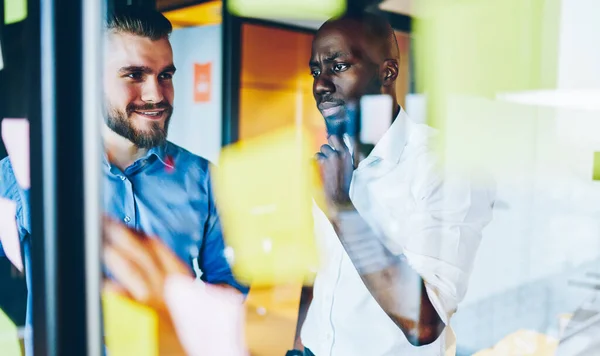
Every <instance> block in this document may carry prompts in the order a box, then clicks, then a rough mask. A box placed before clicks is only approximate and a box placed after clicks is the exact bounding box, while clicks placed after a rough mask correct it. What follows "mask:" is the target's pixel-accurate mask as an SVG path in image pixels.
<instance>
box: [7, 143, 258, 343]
mask: <svg viewBox="0 0 600 356" xmlns="http://www.w3.org/2000/svg"><path fill="white" fill-rule="evenodd" d="M103 168H104V192H103V195H104V211H105V214H107V215H108V216H110V217H112V218H114V219H118V220H120V221H122V222H123V223H124V224H127V225H128V226H130V227H132V228H135V229H137V230H140V231H143V232H144V233H146V234H147V235H150V236H155V237H157V238H160V239H161V240H162V241H163V242H164V243H165V244H166V245H168V246H169V247H170V248H171V249H172V250H173V251H174V252H175V253H176V254H177V255H178V256H179V258H181V259H182V260H183V261H187V262H188V263H189V264H190V267H191V268H193V269H194V270H196V271H197V270H198V269H199V270H200V271H201V276H200V278H201V279H202V280H203V281H205V282H208V283H214V284H217V283H226V284H229V285H231V286H233V287H235V288H237V289H238V290H240V291H241V292H243V293H247V292H248V288H247V287H245V286H243V285H241V284H239V283H238V282H237V281H236V280H235V279H234V277H233V275H232V273H231V269H230V266H229V264H228V263H227V260H226V259H225V255H224V248H225V245H224V241H223V235H222V230H221V224H220V221H219V216H218V214H217V209H216V207H215V201H214V197H213V195H212V189H211V182H210V174H209V173H210V172H209V163H208V161H207V160H205V159H204V158H202V157H199V156H196V155H194V154H192V153H190V152H188V151H186V150H185V149H183V148H181V147H178V146H176V145H175V144H173V143H170V142H167V143H166V144H165V145H164V146H160V147H155V148H152V149H151V150H149V152H148V153H147V155H146V156H145V157H142V158H140V159H138V160H137V161H136V162H134V163H133V164H132V165H131V166H129V167H127V169H125V171H124V172H122V171H121V170H120V169H119V168H117V167H115V166H113V165H111V164H110V163H109V162H108V160H107V159H106V157H105V158H104V161H103ZM0 174H1V176H0V196H2V197H4V198H8V199H11V200H14V201H16V202H17V216H16V218H17V224H18V229H19V236H20V237H21V242H22V246H23V259H24V265H25V270H26V281H27V286H28V288H29V289H30V283H31V281H30V276H29V273H27V271H28V270H29V269H30V263H31V262H30V252H29V250H30V247H29V246H30V243H31V239H32V238H33V240H35V237H31V235H30V231H31V228H30V226H31V225H30V224H31V222H30V217H29V206H28V202H29V191H28V190H23V189H21V188H20V187H19V185H18V184H17V182H16V179H15V176H14V173H13V170H12V166H11V164H10V161H9V159H8V157H7V158H5V159H3V160H2V161H0ZM0 254H1V255H4V251H2V249H1V246H0ZM196 263H197V264H196ZM2 293H7V291H3V292H2ZM30 311H31V298H30V297H28V303H27V326H30V325H31V321H32V319H31V312H30ZM28 354H29V352H28Z"/></svg>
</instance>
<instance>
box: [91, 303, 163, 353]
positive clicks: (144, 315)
mask: <svg viewBox="0 0 600 356" xmlns="http://www.w3.org/2000/svg"><path fill="white" fill-rule="evenodd" d="M102 304H103V312H104V333H105V339H106V347H107V349H108V354H109V355H110V356H131V355H136V356H158V317H157V315H156V313H155V312H154V311H153V310H152V309H150V308H148V307H145V306H143V305H140V304H138V303H136V302H134V301H132V300H129V299H127V298H125V297H123V296H121V295H119V294H117V293H115V292H112V291H106V292H104V293H103V295H102Z"/></svg>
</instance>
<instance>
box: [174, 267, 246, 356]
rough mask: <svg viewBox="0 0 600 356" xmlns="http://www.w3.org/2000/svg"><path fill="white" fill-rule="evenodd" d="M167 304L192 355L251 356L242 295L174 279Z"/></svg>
mask: <svg viewBox="0 0 600 356" xmlns="http://www.w3.org/2000/svg"><path fill="white" fill-rule="evenodd" d="M165 301H166V303H167V306H168V308H169V312H170V313H171V318H172V319H173V323H174V325H175V329H176V331H177V336H178V337H179V341H180V342H181V344H182V345H183V347H184V348H185V351H186V352H187V354H188V355H192V356H196V355H227V356H247V355H248V352H247V351H246V346H245V345H246V343H245V339H244V308H243V302H244V300H243V296H242V295H241V294H240V293H239V292H237V291H234V290H232V289H228V288H225V287H219V286H213V285H210V284H204V283H202V282H201V281H198V280H194V279H193V278H189V277H183V276H171V277H169V279H168V280H167V282H166V284H165Z"/></svg>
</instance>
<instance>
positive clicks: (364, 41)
mask: <svg viewBox="0 0 600 356" xmlns="http://www.w3.org/2000/svg"><path fill="white" fill-rule="evenodd" d="M398 62H399V51H398V44H397V42H396V38H395V36H394V32H393V30H392V28H391V26H390V25H389V23H388V22H387V21H386V20H385V19H383V18H380V17H378V16H375V15H365V14H361V15H353V16H345V17H344V18H341V19H336V20H330V21H328V22H326V23H325V24H324V25H323V26H322V27H321V28H320V29H319V31H318V32H317V34H316V36H315V38H314V40H313V44H312V55H311V60H310V67H311V72H312V75H313V77H314V83H313V94H314V97H315V100H316V103H317V106H318V108H319V110H320V111H321V113H322V115H323V117H324V118H325V122H326V125H327V128H328V132H329V145H324V146H322V147H321V151H320V152H319V153H317V159H318V161H319V163H320V166H321V171H322V175H323V180H324V191H325V198H326V199H325V200H326V203H327V204H326V206H325V207H323V209H319V208H315V228H316V234H317V238H318V240H319V242H320V246H321V249H322V254H323V258H322V265H321V268H320V270H319V272H318V274H317V279H316V281H315V285H314V297H313V300H312V303H311V305H310V308H309V311H308V315H307V316H306V320H305V321H304V325H303V327H302V334H301V343H302V344H303V345H304V347H305V354H307V355H312V354H315V355H317V356H326V355H332V356H338V355H340V356H342V355H343V356H352V355H357V356H358V355H369V356H385V355H441V354H448V353H450V354H453V353H454V352H455V342H454V335H453V334H452V331H451V329H450V327H449V326H448V325H449V323H450V317H451V316H452V314H453V313H454V312H455V311H456V308H457V305H458V303H459V302H460V301H461V300H462V298H463V297H464V295H465V292H466V288H467V284H468V279H469V275H470V273H471V268H472V265H473V261H474V259H475V254H476V251H477V248H478V246H479V243H480V240H481V234H482V229H483V227H484V226H485V225H486V224H487V223H488V222H489V221H490V220H491V212H492V203H493V194H492V192H491V190H489V189H485V187H484V188H483V189H475V188H474V184H473V182H472V181H471V180H470V178H459V179H457V178H453V177H456V175H454V174H452V175H448V174H446V173H444V174H442V171H441V170H440V169H439V164H438V160H436V157H435V154H434V153H433V150H432V149H431V142H430V141H431V139H432V138H433V137H434V135H435V130H434V129H432V128H430V127H428V126H426V125H423V124H417V123H414V122H412V121H410V119H409V118H408V117H407V115H406V113H405V112H404V111H403V110H402V109H401V108H400V106H399V105H398V101H397V98H396V90H395V81H396V79H397V77H398ZM366 94H387V95H390V96H391V97H392V99H393V104H394V105H393V116H392V117H395V120H394V123H393V124H392V126H391V127H390V128H389V130H388V131H387V132H386V133H385V135H384V136H383V137H382V138H381V139H380V141H379V142H378V143H377V144H376V146H375V148H374V149H373V150H372V151H371V152H370V153H367V152H363V154H362V155H361V154H360V153H359V151H360V150H356V152H351V151H350V150H349V149H348V147H347V144H348V146H351V147H356V148H357V147H360V144H359V143H358V142H354V144H350V142H348V140H346V141H344V138H343V136H342V135H341V134H342V133H343V132H344V127H345V126H347V125H348V117H349V116H351V115H349V113H348V110H347V108H348V107H349V105H356V103H357V102H358V101H359V100H360V98H361V96H363V95H366ZM346 139H347V138H346ZM353 151H354V150H353ZM363 157H364V159H362V160H361V159H360V158H363ZM445 172H446V171H445ZM323 210H324V211H325V212H324V211H323ZM298 344H299V343H297V345H298Z"/></svg>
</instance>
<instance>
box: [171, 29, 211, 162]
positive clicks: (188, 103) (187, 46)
mask: <svg viewBox="0 0 600 356" xmlns="http://www.w3.org/2000/svg"><path fill="white" fill-rule="evenodd" d="M171 45H172V46H173V56H174V60H175V66H176V67H177V73H176V74H175V79H174V85H175V102H174V108H175V109H174V112H173V117H172V119H171V125H170V127H169V140H171V141H172V142H174V143H176V144H178V145H180V146H182V147H184V148H186V149H187V150H189V151H191V152H193V153H195V154H197V155H200V156H202V157H205V158H206V159H208V160H210V161H212V162H216V161H217V160H218V157H219V152H220V150H221V120H222V118H221V117H222V113H221V111H222V110H221V76H222V75H221V26H220V25H215V26H202V27H187V28H183V29H177V30H174V31H173V34H172V35H171Z"/></svg>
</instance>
